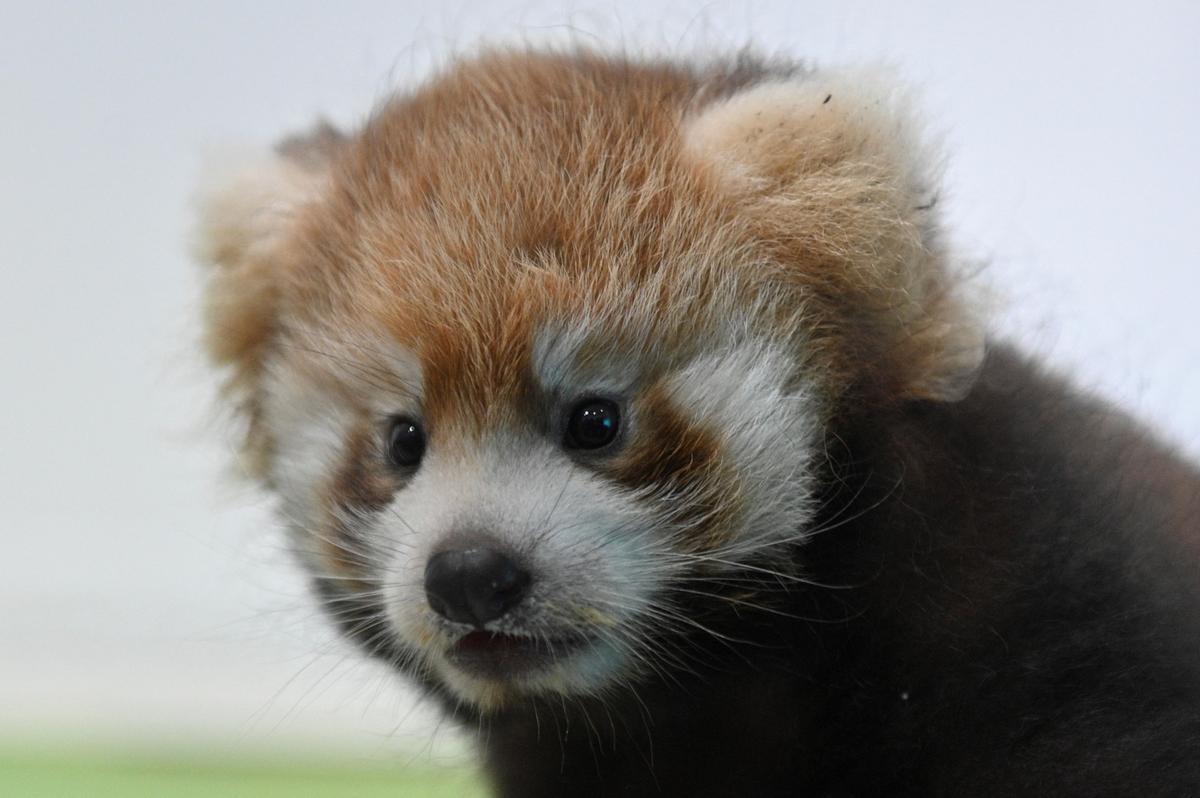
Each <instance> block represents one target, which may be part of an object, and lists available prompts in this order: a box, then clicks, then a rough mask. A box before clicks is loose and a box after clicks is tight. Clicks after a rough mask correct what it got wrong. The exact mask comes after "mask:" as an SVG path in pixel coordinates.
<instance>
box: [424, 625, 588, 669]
mask: <svg viewBox="0 0 1200 798" xmlns="http://www.w3.org/2000/svg"><path fill="white" fill-rule="evenodd" d="M586 642H587V640H586V638H584V637H559V638H545V637H533V636H527V635H513V634H505V633H502V632H487V631H482V630H476V631H474V632H468V633H467V634H465V635H463V636H462V637H461V638H459V639H458V641H457V642H456V643H455V644H454V645H453V646H451V647H450V651H449V652H448V658H449V660H450V662H451V663H453V664H454V665H455V666H457V667H459V668H461V669H462V670H464V671H467V672H468V673H471V674H473V675H476V676H482V677H485V678H490V679H511V678H514V677H517V676H521V675H524V674H527V673H530V672H532V671H536V670H540V669H543V668H546V667H549V666H550V665H551V664H553V663H554V662H555V661H557V660H561V659H563V658H565V657H567V656H569V655H570V654H571V653H573V652H574V651H575V650H577V649H578V648H580V647H581V646H582V645H584V644H585V643H586Z"/></svg>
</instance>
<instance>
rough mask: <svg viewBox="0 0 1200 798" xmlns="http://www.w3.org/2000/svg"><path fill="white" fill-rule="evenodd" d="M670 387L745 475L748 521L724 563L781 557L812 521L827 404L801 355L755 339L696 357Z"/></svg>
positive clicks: (682, 407) (683, 409) (742, 486)
mask: <svg viewBox="0 0 1200 798" xmlns="http://www.w3.org/2000/svg"><path fill="white" fill-rule="evenodd" d="M667 387H668V390H669V392H670V395H671V397H672V399H673V400H674V402H675V404H676V406H677V408H678V410H679V411H680V412H682V413H684V414H685V415H686V416H687V417H688V418H689V419H693V420H695V421H696V422H698V423H700V424H703V425H704V427H705V429H707V430H708V431H709V432H710V433H712V434H714V435H716V436H717V437H718V440H719V441H720V445H721V449H722V456H723V457H724V458H726V460H727V462H729V463H730V464H731V465H733V466H734V468H735V469H736V472H737V475H738V480H739V482H740V485H739V493H740V495H741V497H742V500H741V504H742V506H743V507H744V508H745V510H744V517H743V518H742V519H741V523H740V529H739V530H738V531H737V534H735V535H733V536H732V538H731V540H730V542H729V543H728V544H726V546H725V547H724V549H723V550H722V552H721V553H720V555H719V556H720V559H723V560H726V561H727V562H729V563H741V562H746V561H749V560H753V559H756V558H758V557H762V556H764V555H765V556H767V557H768V558H770V557H771V556H772V555H774V556H776V557H778V556H781V555H782V549H781V548H779V546H780V544H782V543H784V542H790V541H796V540H800V539H802V537H803V532H804V526H805V524H806V523H807V522H808V521H809V520H810V515H811V510H812V508H811V499H810V496H811V492H812V489H813V482H814V479H813V476H812V459H813V456H814V453H815V451H816V450H817V446H818V442H819V441H820V436H821V427H820V425H821V418H822V410H821V406H820V403H819V401H818V399H817V396H816V395H815V394H814V393H813V392H812V390H811V388H810V387H809V386H808V385H807V384H805V383H804V382H802V378H801V376H800V375H798V374H797V369H796V365H795V363H794V355H793V354H791V353H788V352H785V351H782V350H781V349H780V348H778V347H777V346H774V345H772V344H770V343H768V342H765V341H760V340H750V341H747V342H743V343H741V344H738V345H736V346H732V347H730V348H728V349H722V350H717V351H715V352H711V353H708V354H705V355H703V356H701V357H698V358H696V359H695V360H693V361H692V362H691V363H690V364H688V366H687V367H685V368H684V369H682V370H680V371H677V372H675V373H674V374H672V375H671V376H670V378H669V379H668V382H667ZM772 547H776V548H775V550H774V551H772V550H771V548H772Z"/></svg>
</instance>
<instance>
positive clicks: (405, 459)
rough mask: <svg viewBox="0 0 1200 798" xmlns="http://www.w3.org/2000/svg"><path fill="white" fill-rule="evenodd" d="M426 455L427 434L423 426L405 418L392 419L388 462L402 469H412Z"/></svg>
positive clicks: (389, 431)
mask: <svg viewBox="0 0 1200 798" xmlns="http://www.w3.org/2000/svg"><path fill="white" fill-rule="evenodd" d="M424 454H425V432H424V431H423V430H422V429H421V425H420V424H418V423H417V422H415V421H413V420H412V419H411V418H407V417H405V416H398V417H397V418H394V419H392V424H391V427H390V428H389V430H388V441H387V457H388V462H390V463H391V464H392V465H394V466H399V467H401V468H412V467H413V466H415V465H417V464H419V463H420V462H421V457H423V456H424Z"/></svg>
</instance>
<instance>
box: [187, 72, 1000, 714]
mask: <svg viewBox="0 0 1200 798" xmlns="http://www.w3.org/2000/svg"><path fill="white" fill-rule="evenodd" d="M912 128H913V126H912V122H911V120H910V118H909V117H908V116H907V114H906V111H905V109H904V108H903V107H902V103H901V102H900V98H898V96H897V94H896V93H895V92H890V91H888V90H885V89H881V88H880V86H879V85H878V84H877V83H875V82H874V81H871V80H868V79H867V78H865V77H863V76H857V77H856V76H853V75H841V74H824V73H820V72H815V73H809V72H804V71H801V70H798V69H783V68H768V67H763V66H758V65H755V64H752V63H749V62H745V61H743V62H738V63H737V64H736V65H735V66H732V67H729V68H718V67H686V66H682V67H681V66H672V65H667V64H638V63H630V62H627V61H623V60H619V59H608V58H603V57H599V56H595V55H590V54H577V55H538V54H528V53H520V54H513V53H500V54H492V55H489V56H486V57H483V58H480V59H478V60H475V61H472V62H467V63H462V64H459V65H457V66H455V67H454V68H452V69H450V70H449V71H448V72H446V73H445V74H443V75H441V76H440V77H438V78H437V79H435V80H433V81H432V82H431V83H429V84H428V85H426V86H425V87H424V88H422V89H420V90H419V91H417V92H415V93H413V94H411V95H407V96H403V97H398V98H396V99H393V100H392V101H390V102H388V103H387V104H386V105H384V106H383V107H382V108H381V109H380V110H379V111H378V112H377V113H376V114H375V115H374V117H373V118H372V119H371V120H370V121H369V122H368V124H367V125H366V126H365V127H364V128H363V129H362V130H361V131H360V132H358V133H357V134H355V135H353V136H349V137H343V136H341V135H339V134H336V133H334V132H333V131H331V130H328V129H323V130H321V131H318V132H317V133H316V134H314V135H312V136H310V137H308V138H302V139H297V140H292V141H289V142H288V143H286V144H285V145H284V146H282V147H281V148H280V150H279V152H278V153H277V154H276V155H275V156H273V157H272V158H271V159H270V160H269V161H268V162H267V163H265V164H263V165H260V166H259V167H257V168H255V169H251V170H248V171H246V172H245V173H242V174H239V175H236V176H234V177H233V178H231V179H229V180H227V181H225V182H224V184H223V185H222V186H221V187H220V188H219V189H218V190H217V191H215V192H214V193H213V194H212V195H211V197H210V199H209V201H208V202H207V204H206V206H205V211H204V218H203V229H204V239H205V257H206V259H207V260H209V261H210V262H211V263H212V264H213V270H212V272H211V283H210V291H209V305H208V309H209V316H208V320H209V327H208V339H209V344H210V349H211V352H212V354H213V356H214V358H215V359H216V360H217V361H218V362H220V363H222V364H224V365H225V366H227V367H228V369H229V374H230V377H229V383H228V386H229V394H230V396H231V397H232V398H233V399H234V401H235V402H237V403H238V405H239V407H241V408H242V409H243V411H244V414H245V418H246V420H247V425H248V436H247V444H246V451H247V453H248V455H249V456H250V457H249V460H248V462H249V463H250V464H251V468H252V469H253V470H254V472H255V473H257V474H258V475H259V476H260V477H261V478H262V479H263V481H264V482H265V484H267V485H268V486H269V487H270V488H271V489H273V490H274V491H275V492H276V493H277V494H278V496H279V499H280V502H281V507H282V511H283V514H284V517H285V518H286V519H287V521H288V524H289V527H290V529H291V532H292V535H293V538H294V541H295V546H296V549H297V551H298V552H300V554H301V556H302V559H303V561H304V563H305V564H306V566H307V567H308V568H309V569H310V570H311V572H312V575H313V576H314V578H315V580H316V581H317V583H318V585H319V586H320V587H321V589H322V592H323V594H324V596H325V597H326V599H327V601H328V603H329V606H330V607H331V609H332V611H333V612H334V613H335V615H336V614H338V613H339V612H340V613H342V614H341V616H340V617H342V618H343V619H345V618H350V619H351V620H350V621H349V622H348V623H347V626H348V627H349V628H351V631H353V632H354V633H355V634H356V635H357V636H359V637H360V638H361V639H364V640H366V641H368V643H369V645H370V646H371V647H373V648H375V649H376V650H378V651H382V652H386V653H387V654H388V655H389V656H392V657H394V658H396V659H397V660H398V664H400V665H401V666H402V667H404V668H407V669H410V670H415V671H419V672H420V673H422V674H423V675H425V676H426V677H427V678H430V679H432V680H433V681H434V682H435V683H438V684H440V685H443V686H444V687H447V688H448V689H449V690H450V691H451V692H452V693H454V694H455V695H456V696H458V697H459V698H461V699H463V700H465V701H468V702H472V703H474V704H476V705H479V706H482V707H489V706H494V705H497V704H499V703H502V702H504V701H506V700H511V699H512V698H514V697H516V696H519V695H523V694H533V693H545V692H557V693H563V694H587V693H597V692H601V691H604V690H606V689H609V688H611V687H613V686H615V685H618V684H621V683H622V682H624V681H625V680H628V679H634V678H637V677H638V676H639V675H641V674H644V673H645V672H647V671H654V670H656V669H660V668H667V669H669V668H670V666H671V665H670V652H671V648H670V646H669V645H667V644H666V643H665V642H664V641H667V640H670V639H673V638H674V637H680V638H683V637H686V636H687V635H693V634H703V631H704V627H703V624H700V623H698V622H697V621H696V619H695V618H694V617H692V616H691V615H689V613H688V611H687V610H686V609H684V607H685V604H686V602H685V601H683V600H682V599H681V597H682V596H684V595H687V594H689V593H697V592H702V588H701V587H699V586H701V585H703V584H704V583H705V581H706V580H708V582H709V583H713V582H721V581H722V580H723V583H724V584H736V583H737V580H738V578H739V575H744V574H748V573H755V572H759V571H763V572H770V573H776V574H780V573H790V572H792V571H794V569H796V567H797V565H798V563H799V562H800V560H801V559H802V553H801V554H800V555H797V550H798V548H799V544H801V543H802V542H803V541H804V539H805V536H806V534H807V533H808V532H809V530H810V524H811V521H812V517H813V512H814V508H813V496H814V492H815V490H816V489H817V486H818V484H819V482H820V479H821V476H822V473H821V466H822V464H821V454H820V452H821V451H822V446H823V441H824V439H825V436H826V434H827V431H828V429H829V425H830V424H831V421H832V419H835V418H836V417H837V416H838V414H839V413H843V412H845V409H846V407H847V405H848V404H851V403H853V404H856V405H857V406H860V407H862V406H867V407H870V406H872V405H873V403H877V404H879V405H884V404H887V403H891V402H895V401H898V400H902V399H911V398H922V399H929V400H951V399H954V398H957V397H958V396H960V395H962V393H963V392H964V391H965V390H966V389H967V388H968V387H969V385H970V382H971V379H972V376H973V374H974V371H975V369H976V367H977V366H978V363H979V360H980V357H981V352H982V346H981V341H980V337H979V335H978V332H977V329H976V328H975V326H974V324H973V323H972V320H971V319H970V318H969V316H968V314H966V313H965V312H964V311H963V309H962V303H961V302H960V301H959V299H958V298H957V296H956V285H955V282H954V279H953V275H952V264H950V263H949V261H948V258H947V255H946V253H945V251H944V249H943V246H942V244H941V242H940V241H939V240H938V238H937V228H936V224H935V217H934V213H933V206H934V201H935V199H936V191H937V185H936V181H935V175H934V174H932V172H931V170H930V167H929V164H928V161H927V158H926V156H925V155H924V153H923V151H922V150H921V147H920V143H919V142H918V141H917V140H916V138H915V136H914V131H913V129H912ZM746 584H749V581H747V582H746ZM350 608H353V613H351V612H350ZM697 627H699V628H697Z"/></svg>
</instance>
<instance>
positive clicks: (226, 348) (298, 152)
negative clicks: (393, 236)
mask: <svg viewBox="0 0 1200 798" xmlns="http://www.w3.org/2000/svg"><path fill="white" fill-rule="evenodd" d="M342 141H343V138H342V136H341V135H340V134H338V133H337V132H336V131H335V130H334V129H333V128H331V127H329V126H328V125H321V126H319V127H318V128H317V129H316V130H315V131H313V132H312V133H310V134H308V135H305V136H298V137H293V138H290V139H287V140H285V141H284V142H283V143H282V144H280V145H279V146H278V147H277V148H276V149H275V151H274V152H271V153H269V154H268V155H267V156H266V157H259V158H257V159H256V160H255V161H253V162H250V163H246V162H242V163H239V164H236V165H233V164H230V165H224V166H222V167H221V168H218V169H215V170H214V172H215V173H214V175H213V176H212V178H211V179H210V180H209V181H208V182H209V185H208V186H207V187H205V188H203V189H202V190H201V192H200V201H199V223H198V231H197V232H198V235H197V241H196V245H197V246H196V255H197V258H198V259H199V260H200V261H201V262H203V263H204V264H205V265H206V266H208V267H210V270H209V272H208V283H207V289H206V294H205V331H204V337H205V345H206V348H207V349H208V353H209V356H210V357H211V358H212V359H213V361H214V362H216V363H217V364H218V365H221V366H226V367H229V369H230V376H229V379H228V381H227V383H226V392H227V393H228V394H230V396H231V398H232V399H233V400H234V401H235V402H236V403H237V405H238V406H239V409H240V410H241V411H243V412H244V413H245V415H246V417H247V419H246V420H247V424H248V432H247V435H248V440H247V445H246V454H247V455H248V457H249V459H248V461H247V462H246V464H245V465H246V467H247V470H249V471H251V472H253V473H254V474H255V475H261V474H262V467H263V466H264V465H265V457H266V452H265V451H262V450H263V449H264V448H265V447H264V446H262V445H260V444H259V442H258V441H257V439H258V438H260V437H261V434H260V432H258V431H256V426H257V424H256V415H257V406H258V399H257V392H258V390H259V381H260V378H261V376H262V371H263V369H264V367H265V363H266V360H267V355H268V353H269V350H270V347H271V344H272V341H273V340H274V337H275V331H276V330H277V329H278V326H279V313H280V295H281V288H282V283H283V280H284V279H285V274H286V271H287V270H288V269H289V268H290V267H291V263H292V262H293V261H294V260H295V257H296V256H295V248H296V244H295V233H296V229H297V226H298V224H299V220H300V217H301V214H302V212H303V211H304V209H305V208H307V207H309V206H311V205H312V204H313V203H314V202H316V201H318V200H319V199H320V198H321V196H322V194H323V192H324V189H325V186H326V184H327V182H328V179H329V170H330V166H331V163H332V159H333V157H334V156H335V154H336V152H337V151H338V149H339V148H340V146H341V143H342Z"/></svg>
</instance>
